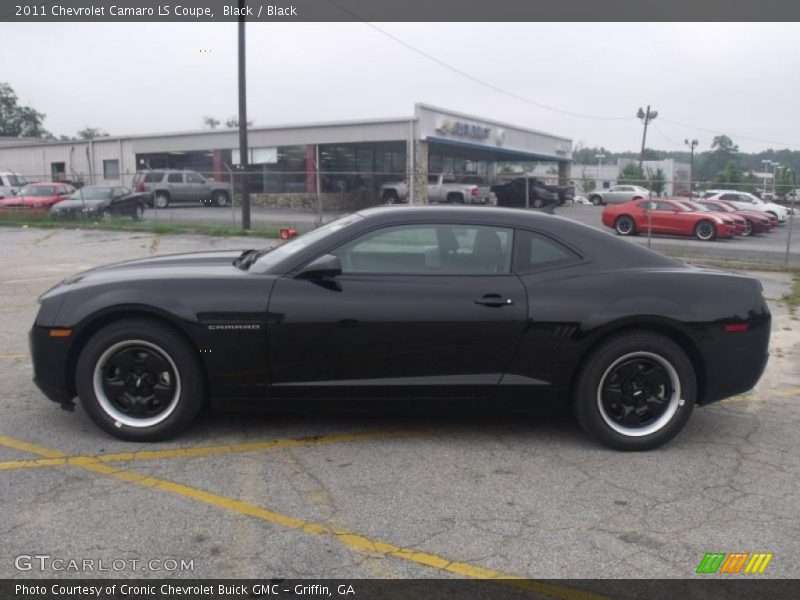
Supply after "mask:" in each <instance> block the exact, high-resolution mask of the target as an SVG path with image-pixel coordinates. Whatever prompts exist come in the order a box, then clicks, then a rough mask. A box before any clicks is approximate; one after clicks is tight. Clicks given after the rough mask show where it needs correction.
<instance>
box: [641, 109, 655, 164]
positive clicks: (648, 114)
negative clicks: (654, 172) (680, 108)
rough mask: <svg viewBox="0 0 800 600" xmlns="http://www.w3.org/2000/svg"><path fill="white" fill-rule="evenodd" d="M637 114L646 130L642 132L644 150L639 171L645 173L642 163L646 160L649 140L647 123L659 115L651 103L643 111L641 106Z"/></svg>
mask: <svg viewBox="0 0 800 600" xmlns="http://www.w3.org/2000/svg"><path fill="white" fill-rule="evenodd" d="M636 116H637V117H639V120H641V122H642V124H643V125H644V131H643V132H642V151H641V153H640V154H639V172H640V173H643V171H642V163H643V162H644V144H645V141H646V140H647V124H648V123H650V121H652V120H653V119H655V118H656V117H657V116H658V111H657V110H653V111H651V110H650V105H649V104H648V105H647V111H643V110H642V109H641V108H639V110H638V111H637V112H636Z"/></svg>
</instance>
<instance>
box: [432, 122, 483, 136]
mask: <svg viewBox="0 0 800 600" xmlns="http://www.w3.org/2000/svg"><path fill="white" fill-rule="evenodd" d="M491 132H492V128H491V127H483V126H482V125H473V124H471V123H465V122H464V121H455V120H453V119H443V120H442V121H440V123H439V126H438V127H436V133H441V134H444V135H454V136H457V137H465V138H471V139H474V140H485V139H486V138H488V137H489V134H490V133H491Z"/></svg>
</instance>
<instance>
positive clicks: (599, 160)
mask: <svg viewBox="0 0 800 600" xmlns="http://www.w3.org/2000/svg"><path fill="white" fill-rule="evenodd" d="M601 150H602V148H601ZM594 157H595V158H596V159H597V179H598V181H599V180H600V178H601V177H602V176H603V175H602V167H603V159H604V158H605V157H606V155H605V154H602V153H601V154H595V155H594Z"/></svg>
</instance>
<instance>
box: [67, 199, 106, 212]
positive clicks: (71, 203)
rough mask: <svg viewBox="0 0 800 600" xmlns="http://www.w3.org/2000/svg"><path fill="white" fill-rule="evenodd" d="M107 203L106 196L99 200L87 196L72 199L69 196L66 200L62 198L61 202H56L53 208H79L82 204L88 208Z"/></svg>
mask: <svg viewBox="0 0 800 600" xmlns="http://www.w3.org/2000/svg"><path fill="white" fill-rule="evenodd" d="M108 203H109V200H108V198H103V199H100V200H96V199H91V200H90V199H88V198H84V199H83V200H80V199H72V198H70V199H68V200H64V201H63V202H59V203H58V204H56V205H55V208H57V209H61V210H63V209H74V208H80V207H83V206H88V207H90V208H95V207H97V206H101V205H103V204H108Z"/></svg>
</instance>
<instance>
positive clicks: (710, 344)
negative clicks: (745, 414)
mask: <svg viewBox="0 0 800 600" xmlns="http://www.w3.org/2000/svg"><path fill="white" fill-rule="evenodd" d="M771 321H772V319H771V316H770V314H769V310H768V309H767V308H766V304H765V305H764V310H763V312H762V313H761V315H760V316H759V317H758V318H757V319H754V320H751V322H750V326H749V327H748V329H747V331H742V332H735V333H725V332H723V331H722V327H723V326H721V325H719V324H714V325H712V327H714V328H715V329H716V328H719V330H720V333H718V334H714V335H712V336H707V337H706V338H705V341H704V342H703V354H704V356H706V357H707V361H706V374H705V375H706V386H705V387H706V389H705V394H704V395H703V397H702V400H701V402H700V404H710V403H711V402H718V401H719V400H724V399H725V398H729V397H731V396H736V395H737V394H742V393H744V392H747V391H749V390H751V389H753V387H755V385H756V384H757V383H758V380H759V379H760V378H761V375H762V374H763V373H764V369H765V368H766V366H767V361H768V359H769V336H770V328H771Z"/></svg>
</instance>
